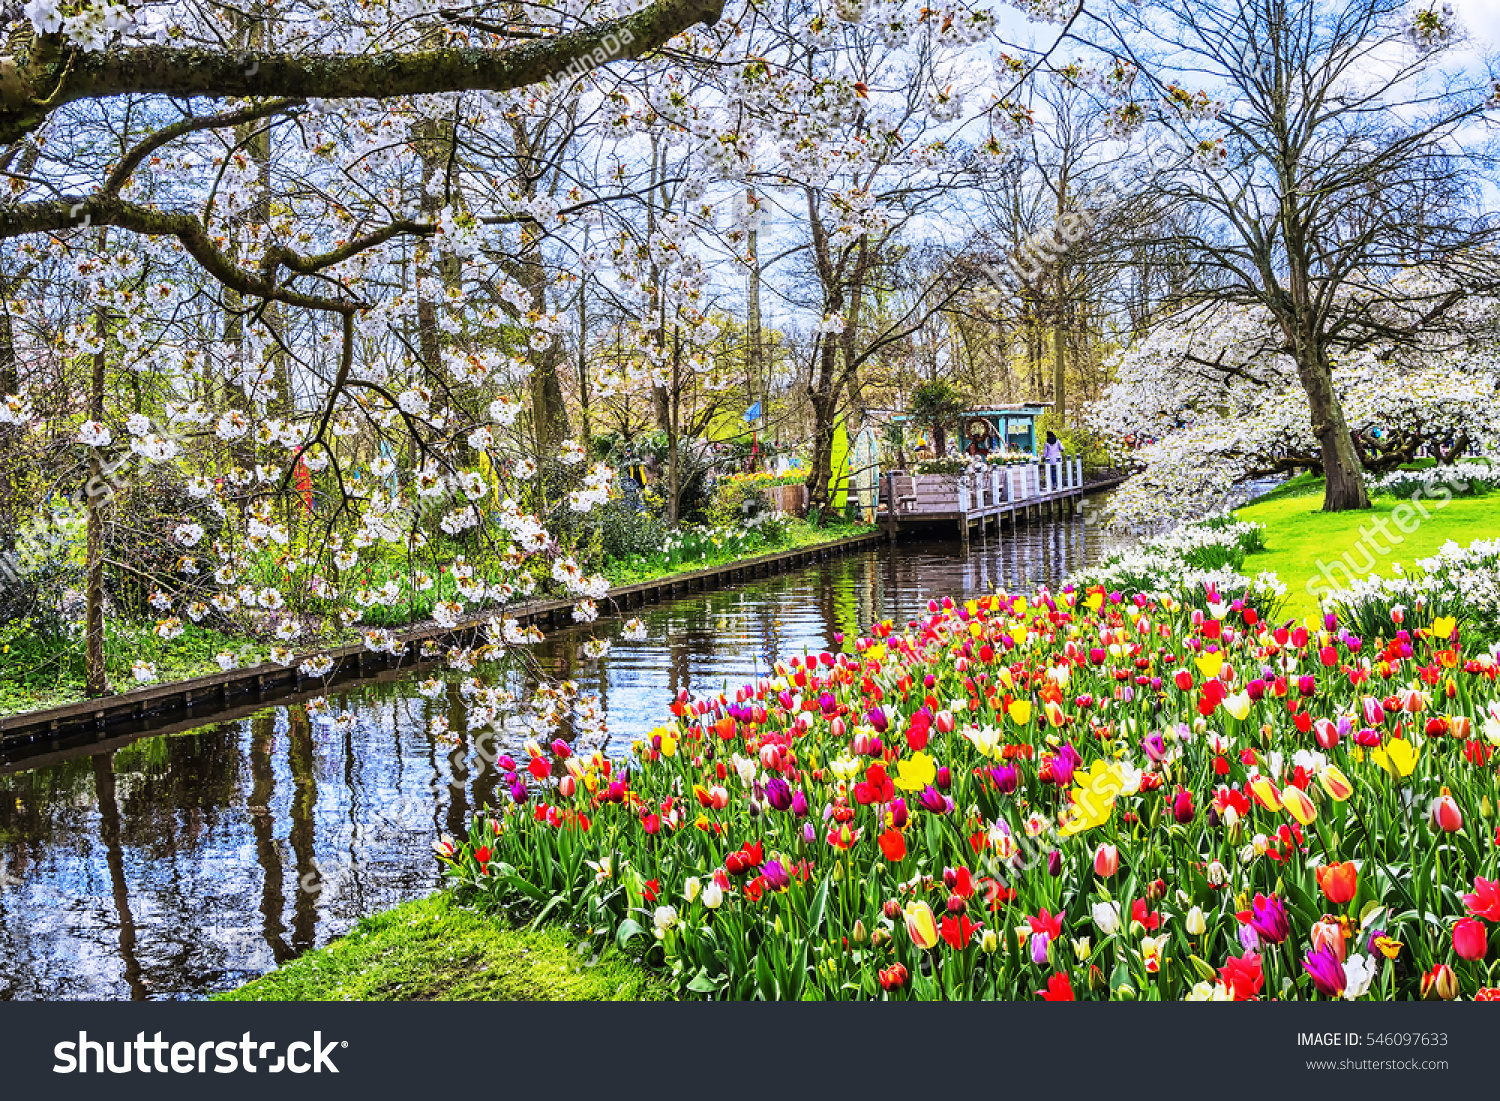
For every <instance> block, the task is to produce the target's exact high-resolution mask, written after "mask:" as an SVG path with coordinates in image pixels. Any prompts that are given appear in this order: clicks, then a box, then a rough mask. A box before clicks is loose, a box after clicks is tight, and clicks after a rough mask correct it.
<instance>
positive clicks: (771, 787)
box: [766, 776, 792, 810]
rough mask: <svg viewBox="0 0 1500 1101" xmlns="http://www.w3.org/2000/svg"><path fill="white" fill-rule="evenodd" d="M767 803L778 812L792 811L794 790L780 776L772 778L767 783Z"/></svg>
mask: <svg viewBox="0 0 1500 1101" xmlns="http://www.w3.org/2000/svg"><path fill="white" fill-rule="evenodd" d="M766 802H768V803H770V804H771V806H773V807H775V808H776V809H777V810H791V809H792V788H791V785H790V784H788V783H787V782H786V781H785V780H783V779H782V778H781V777H780V776H772V777H771V778H770V779H769V780H767V781H766Z"/></svg>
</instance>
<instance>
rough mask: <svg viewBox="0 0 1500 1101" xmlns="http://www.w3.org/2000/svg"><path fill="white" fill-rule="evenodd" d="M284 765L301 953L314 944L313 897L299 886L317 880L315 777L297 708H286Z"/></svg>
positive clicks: (302, 714) (306, 728) (309, 739)
mask: <svg viewBox="0 0 1500 1101" xmlns="http://www.w3.org/2000/svg"><path fill="white" fill-rule="evenodd" d="M287 765H288V767H289V768H290V769H291V773H292V827H291V832H290V834H289V836H288V838H287V839H288V841H290V842H291V846H292V855H293V857H294V858H295V860H296V864H297V875H296V884H297V887H296V895H295V897H294V900H293V903H292V906H293V916H292V945H291V947H292V950H293V951H294V952H305V951H306V950H307V949H309V948H311V947H312V946H313V945H314V944H315V943H317V937H318V900H317V896H316V895H315V894H314V893H313V892H311V891H308V890H304V889H303V886H302V885H303V884H306V883H312V882H315V881H316V877H317V871H318V868H317V853H318V848H317V821H316V819H315V818H314V813H313V812H314V809H315V808H316V807H317V805H318V777H317V770H316V768H315V765H316V757H315V753H314V749H313V736H312V723H311V722H309V721H308V718H307V712H306V710H304V709H303V708H301V707H290V708H288V709H287Z"/></svg>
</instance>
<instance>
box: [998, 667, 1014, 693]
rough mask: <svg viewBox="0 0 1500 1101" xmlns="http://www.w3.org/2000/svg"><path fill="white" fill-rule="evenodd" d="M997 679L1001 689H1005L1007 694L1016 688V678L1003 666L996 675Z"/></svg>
mask: <svg viewBox="0 0 1500 1101" xmlns="http://www.w3.org/2000/svg"><path fill="white" fill-rule="evenodd" d="M995 679H996V680H997V681H999V682H1000V685H1001V687H1003V688H1004V689H1005V690H1006V691H1007V692H1009V691H1010V690H1011V689H1012V688H1014V687H1015V686H1016V678H1015V677H1013V676H1011V675H1010V670H1009V669H1007V668H1005V667H1004V666H1003V665H1002V666H1001V667H1000V669H999V670H998V671H997V672H996V673H995Z"/></svg>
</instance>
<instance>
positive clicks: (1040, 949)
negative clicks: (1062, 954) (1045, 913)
mask: <svg viewBox="0 0 1500 1101" xmlns="http://www.w3.org/2000/svg"><path fill="white" fill-rule="evenodd" d="M1051 942H1052V938H1051V937H1049V936H1048V935H1047V934H1046V933H1032V934H1031V962H1032V963H1035V964H1044V963H1046V962H1047V945H1048V944H1050V943H1051Z"/></svg>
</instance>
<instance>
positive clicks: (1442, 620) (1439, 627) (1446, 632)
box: [1432, 615, 1458, 638]
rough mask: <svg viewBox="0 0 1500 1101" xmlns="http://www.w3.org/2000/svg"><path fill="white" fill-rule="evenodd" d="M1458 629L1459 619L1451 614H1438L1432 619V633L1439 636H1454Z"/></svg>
mask: <svg viewBox="0 0 1500 1101" xmlns="http://www.w3.org/2000/svg"><path fill="white" fill-rule="evenodd" d="M1457 629H1458V619H1457V618H1456V617H1454V616H1451V615H1444V616H1438V617H1437V618H1436V619H1434V620H1433V621H1432V633H1433V634H1435V635H1437V637H1438V638H1452V637H1453V632H1454V631H1455V630H1457Z"/></svg>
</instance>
